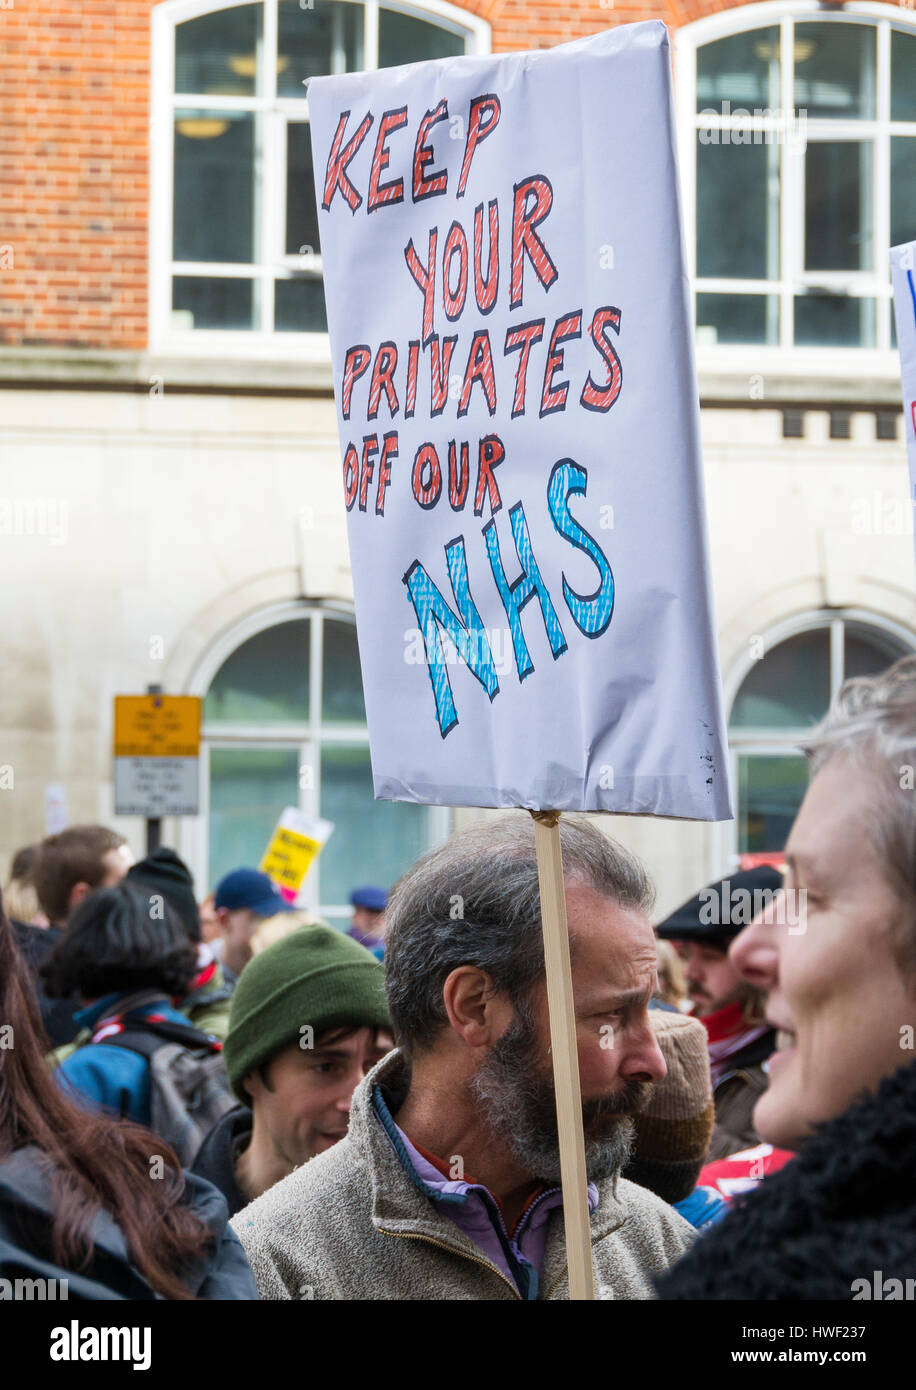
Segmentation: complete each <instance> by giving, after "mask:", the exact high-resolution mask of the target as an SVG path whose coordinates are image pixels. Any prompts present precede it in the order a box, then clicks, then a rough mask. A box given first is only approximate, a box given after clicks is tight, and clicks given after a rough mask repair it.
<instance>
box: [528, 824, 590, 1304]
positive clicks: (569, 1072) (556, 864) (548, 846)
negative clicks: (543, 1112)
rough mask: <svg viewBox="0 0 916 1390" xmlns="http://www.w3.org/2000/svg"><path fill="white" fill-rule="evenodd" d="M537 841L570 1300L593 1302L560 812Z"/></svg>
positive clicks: (541, 827)
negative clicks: (588, 1300) (589, 1300)
mask: <svg viewBox="0 0 916 1390" xmlns="http://www.w3.org/2000/svg"><path fill="white" fill-rule="evenodd" d="M531 815H532V816H533V818H534V841H535V848H536V851H537V861H538V885H539V887H540V891H541V925H542V930H543V933H544V961H545V964H546V967H547V1007H548V1011H549V1014H550V1047H551V1054H552V1057H553V1084H554V1090H555V1092H556V1098H557V1135H558V1138H559V1142H560V1177H561V1182H562V1187H563V1220H564V1223H565V1227H566V1259H567V1263H568V1266H569V1296H570V1299H593V1298H594V1297H595V1279H594V1271H593V1267H592V1242H591V1230H590V1226H589V1210H588V1178H587V1176H586V1171H585V1136H584V1134H583V1131H582V1093H581V1090H580V1087H579V1053H578V1048H577V1046H576V1017H575V1010H574V1006H573V988H572V969H571V966H570V961H569V932H568V928H567V924H566V894H565V892H564V890H563V859H562V855H561V853H560V812H559V811H532V812H531Z"/></svg>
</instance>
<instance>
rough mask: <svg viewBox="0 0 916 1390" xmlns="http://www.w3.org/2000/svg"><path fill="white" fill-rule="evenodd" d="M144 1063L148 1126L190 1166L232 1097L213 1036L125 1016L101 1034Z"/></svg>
mask: <svg viewBox="0 0 916 1390" xmlns="http://www.w3.org/2000/svg"><path fill="white" fill-rule="evenodd" d="M104 1042H105V1046H106V1047H126V1048H128V1049H129V1050H130V1051H131V1052H139V1054H140V1056H141V1057H145V1058H146V1060H147V1062H148V1063H149V1071H150V1129H151V1130H153V1131H154V1132H155V1133H156V1134H158V1135H159V1136H160V1137H161V1138H162V1139H164V1140H165V1141H166V1143H168V1144H171V1146H172V1148H173V1149H174V1150H175V1152H176V1153H177V1155H178V1157H179V1159H180V1160H181V1166H182V1167H183V1168H190V1166H191V1164H192V1163H193V1162H194V1159H195V1158H196V1157H197V1152H198V1150H199V1149H200V1146H201V1145H202V1144H203V1142H204V1140H205V1139H206V1137H207V1135H208V1134H209V1133H210V1131H211V1130H212V1129H213V1127H214V1126H215V1125H216V1124H217V1123H218V1122H219V1121H220V1120H221V1119H222V1117H223V1116H224V1115H225V1114H226V1113H227V1111H229V1110H233V1109H235V1107H236V1105H237V1104H238V1101H237V1100H236V1098H235V1096H233V1094H232V1092H231V1091H230V1090H229V1080H228V1078H227V1076H226V1068H225V1066H224V1065H223V1057H222V1048H223V1045H222V1043H221V1042H220V1040H219V1038H216V1037H214V1036H213V1034H212V1033H202V1032H201V1031H200V1029H198V1028H193V1027H192V1026H191V1025H190V1024H182V1023H172V1022H171V1021H170V1020H168V1019H137V1020H136V1022H133V1021H130V1020H128V1021H126V1022H124V1023H123V1024H122V1028H121V1031H120V1032H119V1033H116V1034H114V1035H113V1036H111V1035H108V1036H106V1037H105V1039H104Z"/></svg>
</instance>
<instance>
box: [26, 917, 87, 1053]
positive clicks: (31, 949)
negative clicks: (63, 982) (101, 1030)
mask: <svg viewBox="0 0 916 1390" xmlns="http://www.w3.org/2000/svg"><path fill="white" fill-rule="evenodd" d="M12 926H13V934H14V935H15V937H16V942H17V944H18V946H19V950H20V951H21V952H22V959H23V961H24V962H25V964H26V966H27V967H28V971H29V975H30V977H31V979H32V983H33V984H34V986H35V997H36V998H37V1000H38V1008H39V1010H40V1011H41V1021H42V1023H43V1024H44V1027H45V1032H46V1033H47V1035H48V1040H49V1042H50V1044H51V1046H52V1048H54V1047H63V1046H64V1044H65V1043H71V1042H73V1039H74V1038H75V1037H76V1035H77V1033H78V1032H79V1024H78V1023H77V1021H76V1018H75V1017H74V1015H75V1014H77V1013H78V1012H79V1010H80V1009H81V1008H82V1007H83V1006H82V1003H81V1002H80V1000H79V999H78V998H77V997H76V995H73V996H72V997H71V998H70V999H49V998H48V996H47V995H46V994H45V991H44V986H43V985H42V983H41V979H40V978H39V974H38V972H39V970H40V969H41V967H42V965H43V964H44V962H45V961H46V960H47V958H48V956H49V955H50V954H51V952H52V951H53V950H54V947H55V946H56V945H57V943H58V941H60V940H61V939H62V938H63V935H64V934H63V932H62V930H61V929H60V927H33V926H31V925H30V924H29V923H27V922H13V924H12Z"/></svg>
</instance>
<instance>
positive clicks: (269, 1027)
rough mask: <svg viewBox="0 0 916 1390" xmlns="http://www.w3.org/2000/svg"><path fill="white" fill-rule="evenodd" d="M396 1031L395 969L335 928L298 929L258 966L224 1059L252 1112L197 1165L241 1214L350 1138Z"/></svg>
mask: <svg viewBox="0 0 916 1390" xmlns="http://www.w3.org/2000/svg"><path fill="white" fill-rule="evenodd" d="M390 1027H391V1021H390V1017H389V1013H388V1004H387V1001H386V999H385V972H384V969H383V968H382V966H381V964H380V963H379V962H378V961H377V960H375V959H374V958H373V957H372V955H371V954H370V953H369V951H367V950H366V949H365V947H363V946H360V945H358V943H357V942H355V941H352V940H350V939H349V937H346V936H344V935H343V934H342V933H341V932H338V931H334V929H333V928H332V927H326V926H309V927H299V928H297V929H296V930H295V931H294V932H292V934H291V935H289V936H287V937H284V938H283V939H282V940H281V941H278V942H276V943H275V944H274V945H273V946H268V947H267V949H266V950H265V951H261V952H260V953H259V954H258V955H256V956H255V957H254V958H253V959H252V960H251V961H249V963H248V964H247V965H246V966H245V969H244V970H243V971H242V974H241V975H240V976H239V981H238V984H237V985H236V989H235V994H234V995H233V1000H232V1016H231V1020H230V1026H229V1033H228V1036H227V1038H226V1046H225V1053H224V1056H225V1061H226V1071H227V1072H228V1075H229V1081H230V1084H231V1086H232V1089H233V1091H234V1092H235V1094H236V1095H237V1096H238V1098H239V1100H240V1101H241V1102H242V1105H240V1106H239V1107H238V1108H237V1109H235V1110H231V1111H230V1112H229V1113H228V1114H227V1115H224V1116H223V1118H222V1119H221V1120H220V1121H219V1123H218V1124H217V1125H216V1127H215V1128H214V1129H213V1130H211V1132H210V1135H209V1136H208V1138H207V1139H205V1140H204V1143H203V1145H202V1147H201V1149H200V1152H199V1153H198V1154H197V1157H196V1158H195V1160H194V1164H193V1171H194V1172H195V1173H199V1174H201V1176H203V1177H205V1178H208V1179H209V1180H210V1181H211V1182H212V1183H214V1184H215V1186H217V1187H218V1188H219V1189H220V1191H221V1192H222V1194H223V1196H224V1197H225V1198H226V1201H227V1203H228V1205H229V1213H230V1215H235V1213H236V1212H237V1211H241V1209H242V1207H244V1206H247V1205H248V1203H249V1202H251V1201H253V1200H254V1198H255V1197H259V1196H260V1195H261V1193H262V1192H266V1191H267V1189H268V1187H271V1186H273V1184H274V1183H276V1182H279V1181H280V1179H281V1178H284V1177H286V1176H287V1175H288V1174H289V1173H291V1172H292V1171H293V1169H294V1168H296V1167H298V1166H299V1165H300V1164H302V1163H306V1162H307V1161H308V1160H309V1159H310V1158H314V1156H315V1155H316V1154H317V1153H323V1152H324V1151H325V1150H326V1149H329V1148H331V1147H332V1145H334V1144H336V1143H337V1141H338V1140H339V1139H342V1138H343V1137H344V1135H345V1134H346V1132H347V1127H348V1123H349V1112H350V1097H351V1096H352V1094H353V1092H354V1091H355V1089H356V1087H357V1085H358V1084H359V1082H360V1081H361V1080H362V1079H363V1076H364V1075H365V1074H366V1073H367V1072H368V1071H370V1070H371V1068H372V1067H373V1066H374V1065H375V1063H376V1062H377V1061H379V1060H380V1058H382V1057H383V1056H384V1055H385V1053H386V1052H388V1051H389V1050H390V1048H391V1046H392V1039H391V1036H390V1032H389V1029H390Z"/></svg>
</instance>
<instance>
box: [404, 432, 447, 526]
mask: <svg viewBox="0 0 916 1390" xmlns="http://www.w3.org/2000/svg"><path fill="white" fill-rule="evenodd" d="M424 469H428V470H429V476H428V478H427V479H426V481H425V482H424V481H423V472H424ZM410 484H411V487H412V488H413V495H414V497H415V498H416V499H417V501H418V502H419V504H420V506H421V507H422V508H423V509H424V511H429V509H430V507H434V506H435V505H436V503H437V502H438V501H439V493H440V492H441V491H442V469H441V468H440V467H439V455H438V454H437V453H436V450H435V448H434V446H433V445H432V444H421V445H420V447H419V449H418V450H417V453H416V457H415V458H414V461H413V473H412V474H411V479H410Z"/></svg>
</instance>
